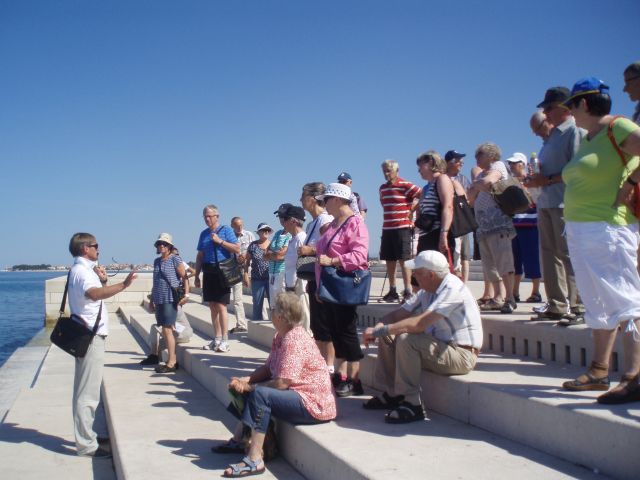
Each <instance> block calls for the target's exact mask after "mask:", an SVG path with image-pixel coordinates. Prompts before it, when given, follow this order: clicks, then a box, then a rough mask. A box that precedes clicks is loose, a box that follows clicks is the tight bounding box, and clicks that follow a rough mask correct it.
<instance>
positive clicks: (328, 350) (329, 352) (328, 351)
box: [316, 340, 336, 366]
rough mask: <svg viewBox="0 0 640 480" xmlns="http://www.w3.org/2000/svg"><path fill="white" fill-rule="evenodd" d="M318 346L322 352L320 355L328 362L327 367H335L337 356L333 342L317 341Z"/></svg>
mask: <svg viewBox="0 0 640 480" xmlns="http://www.w3.org/2000/svg"><path fill="white" fill-rule="evenodd" d="M316 345H317V346H318V350H320V355H322V358H324V360H325V361H326V362H327V366H333V362H334V360H335V356H336V353H335V350H334V349H333V342H321V341H320V340H316Z"/></svg>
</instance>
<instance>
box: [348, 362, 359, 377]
mask: <svg viewBox="0 0 640 480" xmlns="http://www.w3.org/2000/svg"><path fill="white" fill-rule="evenodd" d="M347 374H348V376H349V377H351V378H353V379H354V380H355V379H357V378H358V375H359V374H360V362H347Z"/></svg>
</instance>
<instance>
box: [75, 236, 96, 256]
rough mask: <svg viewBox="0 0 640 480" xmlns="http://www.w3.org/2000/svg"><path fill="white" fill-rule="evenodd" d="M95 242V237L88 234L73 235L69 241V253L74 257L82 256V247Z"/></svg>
mask: <svg viewBox="0 0 640 480" xmlns="http://www.w3.org/2000/svg"><path fill="white" fill-rule="evenodd" d="M95 242H96V237H94V236H93V235H91V234H90V233H85V232H79V233H74V234H73V236H72V237H71V240H69V253H70V254H71V255H72V256H74V257H79V256H80V255H82V247H84V246H85V245H90V244H92V243H95Z"/></svg>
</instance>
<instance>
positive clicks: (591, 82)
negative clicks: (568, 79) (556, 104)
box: [562, 77, 609, 105]
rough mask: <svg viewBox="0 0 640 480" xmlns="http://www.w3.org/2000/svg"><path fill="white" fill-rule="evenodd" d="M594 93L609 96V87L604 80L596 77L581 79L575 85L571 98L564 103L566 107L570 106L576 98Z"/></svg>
mask: <svg viewBox="0 0 640 480" xmlns="http://www.w3.org/2000/svg"><path fill="white" fill-rule="evenodd" d="M592 93H604V94H607V95H609V85H605V84H604V82H603V81H602V80H600V79H598V78H596V77H584V78H581V79H580V80H578V81H577V82H576V83H575V84H574V85H573V88H572V89H571V95H570V96H569V98H567V99H566V100H565V101H564V102H562V103H563V104H564V105H568V104H569V103H571V100H573V99H574V98H576V97H580V96H582V95H590V94H592Z"/></svg>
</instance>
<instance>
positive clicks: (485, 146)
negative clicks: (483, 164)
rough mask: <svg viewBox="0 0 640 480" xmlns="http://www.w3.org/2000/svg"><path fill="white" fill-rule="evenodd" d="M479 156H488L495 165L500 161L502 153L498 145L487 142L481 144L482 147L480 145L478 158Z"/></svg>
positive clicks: (477, 151) (477, 150) (477, 149)
mask: <svg viewBox="0 0 640 480" xmlns="http://www.w3.org/2000/svg"><path fill="white" fill-rule="evenodd" d="M478 155H486V156H487V157H489V158H491V162H492V163H493V162H497V161H498V160H500V156H501V155H502V152H501V151H500V147H498V145H496V144H495V143H491V142H486V143H481V144H480V145H478V148H476V157H477V156H478Z"/></svg>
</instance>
